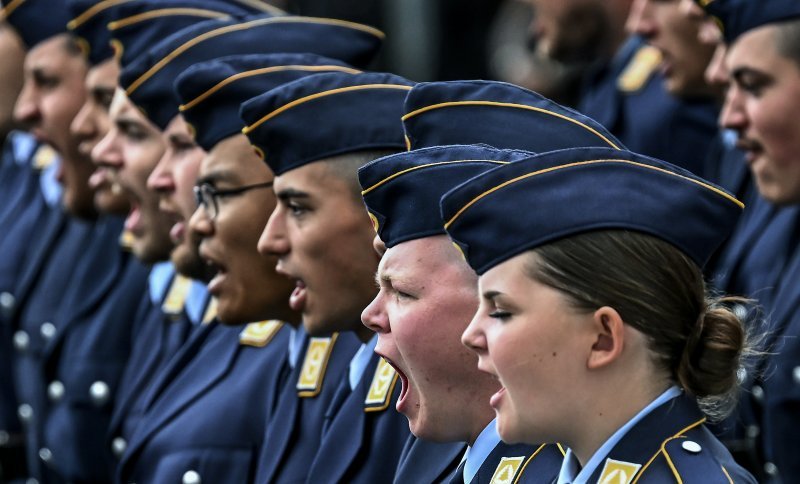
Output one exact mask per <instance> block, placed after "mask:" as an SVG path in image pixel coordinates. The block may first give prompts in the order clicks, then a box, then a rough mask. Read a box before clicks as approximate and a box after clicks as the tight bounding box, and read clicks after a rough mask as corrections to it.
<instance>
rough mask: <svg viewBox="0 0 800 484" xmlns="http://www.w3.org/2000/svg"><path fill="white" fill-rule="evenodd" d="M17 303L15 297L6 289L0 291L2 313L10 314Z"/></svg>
mask: <svg viewBox="0 0 800 484" xmlns="http://www.w3.org/2000/svg"><path fill="white" fill-rule="evenodd" d="M16 304H17V299H16V298H15V297H14V295H13V294H11V293H10V292H8V291H3V292H2V293H0V310H2V311H3V315H5V316H10V315H11V313H12V312H13V311H14V306H15V305H16Z"/></svg>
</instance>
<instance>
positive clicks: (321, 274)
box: [241, 73, 412, 482]
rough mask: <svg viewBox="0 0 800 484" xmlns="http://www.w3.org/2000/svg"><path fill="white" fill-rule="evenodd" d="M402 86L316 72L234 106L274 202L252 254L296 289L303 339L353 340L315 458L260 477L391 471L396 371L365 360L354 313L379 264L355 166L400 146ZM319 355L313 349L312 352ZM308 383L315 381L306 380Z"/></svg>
mask: <svg viewBox="0 0 800 484" xmlns="http://www.w3.org/2000/svg"><path fill="white" fill-rule="evenodd" d="M411 85H412V83H411V82H409V81H407V80H406V79H403V78H401V77H398V76H394V75H391V74H381V73H364V74H346V73H324V74H317V75H313V76H308V77H305V78H302V79H299V80H296V81H294V82H291V83H289V84H285V85H283V86H281V87H278V88H275V89H273V90H271V91H268V92H267V93H264V94H262V95H261V96H258V97H256V98H254V99H252V100H250V101H247V102H246V103H245V104H243V105H242V113H241V114H242V118H243V119H244V121H245V123H246V125H247V127H246V128H245V129H244V132H245V134H247V136H248V137H249V139H250V141H251V142H252V143H253V145H255V146H256V148H257V149H258V150H259V153H260V154H262V156H263V157H264V161H265V162H266V163H267V164H268V165H269V166H270V168H271V169H272V171H273V173H274V174H275V183H274V189H275V193H276V194H277V197H278V205H277V207H276V208H275V211H274V212H273V213H272V215H271V216H270V219H269V222H268V223H267V226H266V228H265V230H264V234H263V235H262V240H261V242H260V244H259V247H260V249H261V250H262V251H263V252H265V253H268V254H273V255H275V256H277V257H278V271H279V272H280V273H282V274H285V275H286V276H287V277H288V278H289V279H290V280H292V282H293V283H294V284H295V289H294V291H293V292H292V295H291V298H290V300H289V302H290V304H291V306H292V308H293V309H295V310H298V311H300V312H301V313H302V315H303V325H304V327H305V329H306V331H308V333H309V334H310V335H312V336H315V337H317V336H322V337H325V336H329V335H331V334H333V333H335V332H338V331H342V332H344V333H343V335H342V336H344V335H350V336H352V335H355V336H357V337H358V339H359V340H360V341H361V342H362V345H361V347H360V349H359V351H358V352H357V353H356V355H355V356H354V357H353V359H352V361H351V362H350V364H349V368H348V371H346V372H345V374H344V375H342V376H343V377H342V378H340V380H339V381H336V382H333V383H334V384H335V385H337V387H338V388H337V390H336V394H335V395H334V397H333V401H332V402H331V405H330V408H329V409H327V410H326V412H325V421H324V422H323V427H322V441H321V444H320V445H319V446H318V449H317V452H316V456H315V457H312V456H310V455H309V454H308V453H306V452H304V453H302V454H300V453H291V454H289V456H288V457H289V459H290V460H286V461H284V462H283V463H281V462H280V461H279V460H276V459H275V458H274V457H273V456H268V459H267V460H266V461H262V462H261V465H262V467H263V470H260V471H259V477H258V480H259V482H282V481H283V479H286V480H288V479H289V475H286V474H281V473H282V472H288V471H289V470H291V472H292V473H293V474H294V475H297V476H299V477H301V478H302V477H304V475H305V473H307V475H308V477H307V481H308V482H340V481H341V482H379V481H388V480H390V479H391V478H392V477H393V476H394V469H395V468H396V466H397V461H398V458H399V454H400V451H401V449H402V446H403V443H404V442H405V440H406V438H407V437H408V435H409V434H408V424H407V423H406V421H405V418H403V417H402V415H400V414H398V413H397V412H395V411H394V410H393V409H392V408H391V407H394V406H395V404H396V402H397V398H398V396H399V390H400V385H397V374H396V373H395V372H394V370H393V369H392V367H391V366H390V365H389V364H388V363H386V361H385V360H383V359H381V358H380V357H378V356H377V355H375V354H374V353H373V349H374V345H375V342H376V338H375V337H373V335H372V334H371V331H369V330H368V329H367V328H365V327H364V326H363V325H362V324H361V323H360V312H361V310H362V309H363V308H364V307H366V305H367V304H368V303H369V301H370V300H371V299H372V298H373V297H374V295H375V292H376V290H375V286H374V280H373V276H374V273H375V269H376V268H377V263H378V257H377V255H376V254H375V253H374V251H372V249H371V242H372V238H373V232H372V229H371V224H370V222H369V219H368V217H367V215H366V213H365V211H364V208H363V204H362V201H361V198H360V190H359V188H358V182H357V177H356V170H357V169H358V167H359V166H361V165H363V164H364V163H366V162H368V161H371V160H373V159H376V158H378V157H380V156H381V155H385V154H389V153H392V152H397V151H400V150H402V148H403V146H404V143H403V133H402V124H401V123H400V121H399V120H400V115H401V112H402V106H403V99H404V98H405V95H406V93H407V92H408V90H409V89H411ZM309 126H313V127H314V129H308V127H309ZM309 351H310V350H309ZM324 354H325V352H324V349H322V350H321V351H320V357H322V356H323V355H324ZM320 364H321V363H317V366H318V365H320ZM307 386H308V387H309V389H313V388H314V387H315V386H316V385H315V382H314V381H313V380H311V381H308V382H307ZM279 412H280V409H279ZM280 418H281V415H280V413H278V414H276V415H275V417H273V420H272V424H273V425H272V426H273V427H275V428H276V429H278V428H279V427H280V426H281V425H282V424H281V423H280V420H279V419H280ZM276 432H279V430H276ZM278 458H280V457H278ZM276 469H277V471H276ZM309 469H310V470H309ZM282 476H285V477H282ZM295 479H296V478H295Z"/></svg>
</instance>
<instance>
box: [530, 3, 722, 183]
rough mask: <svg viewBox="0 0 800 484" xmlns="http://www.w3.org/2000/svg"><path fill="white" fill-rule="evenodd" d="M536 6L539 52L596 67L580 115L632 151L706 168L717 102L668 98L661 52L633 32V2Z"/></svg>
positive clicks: (590, 70) (587, 77)
mask: <svg viewBox="0 0 800 484" xmlns="http://www.w3.org/2000/svg"><path fill="white" fill-rule="evenodd" d="M528 1H529V2H530V3H531V4H532V5H533V6H534V8H535V9H536V15H535V17H534V25H532V29H533V31H534V35H535V36H536V37H537V48H538V49H540V50H541V51H542V52H543V53H544V54H546V55H548V56H550V57H552V58H554V59H558V60H563V61H573V62H576V61H577V62H585V63H587V65H588V66H589V67H588V68H587V72H586V75H585V79H584V82H583V89H582V93H581V95H580V101H579V103H578V106H577V108H578V110H579V111H580V112H582V113H584V114H586V115H588V116H590V117H592V118H594V119H595V120H597V121H598V122H599V123H600V124H602V125H603V126H605V127H607V128H608V129H609V131H611V132H612V133H614V134H615V135H616V136H617V137H618V138H619V139H620V140H621V141H622V142H623V143H625V145H627V146H628V147H629V148H630V149H631V150H634V151H636V152H638V153H643V154H646V155H649V156H655V157H657V158H660V159H664V160H666V161H669V162H672V163H675V164H677V165H679V166H683V167H684V168H687V169H689V170H691V171H692V172H695V173H699V172H701V171H702V168H703V167H702V162H703V160H704V154H705V153H706V152H707V151H708V148H709V146H710V143H711V141H712V139H713V138H714V135H715V133H716V113H717V107H716V105H715V102H714V101H713V100H711V99H707V98H692V99H688V98H687V99H678V98H675V97H674V96H671V95H670V94H668V93H667V91H666V90H665V85H664V82H665V79H664V76H663V75H662V73H661V72H659V66H660V65H661V62H662V56H661V53H660V52H659V51H658V50H657V49H656V48H654V47H651V46H648V45H646V43H645V41H644V40H643V39H642V38H641V37H639V36H636V35H633V36H628V35H627V33H626V30H625V24H626V21H627V19H628V15H629V14H630V10H631V5H632V3H633V0H567V1H562V2H551V1H548V0H528ZM698 153H702V154H703V155H700V156H698Z"/></svg>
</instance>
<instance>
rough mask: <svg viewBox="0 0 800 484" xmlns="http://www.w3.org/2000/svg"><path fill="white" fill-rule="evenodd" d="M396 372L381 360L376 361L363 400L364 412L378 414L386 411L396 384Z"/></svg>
mask: <svg viewBox="0 0 800 484" xmlns="http://www.w3.org/2000/svg"><path fill="white" fill-rule="evenodd" d="M397 378H398V375H397V371H395V369H394V368H392V365H390V364H389V363H387V362H386V360H384V359H383V358H381V359H380V360H378V366H377V367H376V368H375V374H374V375H373V376H372V383H370V385H369V391H368V392H367V398H366V399H365V400H364V411H365V412H380V411H382V410H386V408H387V407H388V406H389V402H390V401H391V399H392V390H394V386H395V384H396V383H397Z"/></svg>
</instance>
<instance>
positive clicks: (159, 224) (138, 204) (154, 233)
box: [92, 89, 172, 263]
mask: <svg viewBox="0 0 800 484" xmlns="http://www.w3.org/2000/svg"><path fill="white" fill-rule="evenodd" d="M110 113H111V128H110V129H109V131H108V133H107V134H106V136H105V137H104V138H103V139H102V140H101V141H100V143H98V144H97V146H95V148H94V150H93V151H92V158H93V159H94V160H95V162H96V163H97V164H98V165H100V166H103V167H106V168H107V169H109V170H111V172H112V173H113V179H114V183H117V184H118V185H119V187H120V190H121V192H122V193H123V194H124V195H125V197H126V198H127V199H128V202H129V203H130V207H131V210H130V212H129V213H128V217H127V218H126V219H125V228H126V229H127V230H128V231H129V232H130V234H131V235H132V236H133V253H134V254H135V255H136V256H137V257H138V258H139V259H140V260H142V261H143V262H146V263H153V262H157V261H162V260H166V259H167V258H168V257H169V253H170V251H171V250H172V242H171V241H170V240H169V229H170V227H171V226H172V224H171V220H170V219H169V217H167V216H166V214H164V213H163V212H161V211H160V210H159V209H158V203H159V198H158V195H157V194H156V193H155V192H153V191H151V190H149V189H148V188H147V177H149V176H150V173H152V171H153V169H155V167H156V164H158V161H159V160H160V159H161V156H163V154H164V142H163V140H162V134H161V131H159V130H158V128H157V127H156V126H155V125H153V124H152V123H151V122H150V121H149V120H148V119H147V118H146V117H145V116H144V115H143V114H142V113H141V111H139V109H138V108H137V107H136V106H134V105H133V103H131V101H130V100H129V99H128V97H127V96H126V95H125V93H124V92H123V91H122V90H121V89H118V90H117V91H116V93H115V94H114V99H113V101H112V102H111V110H110Z"/></svg>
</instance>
